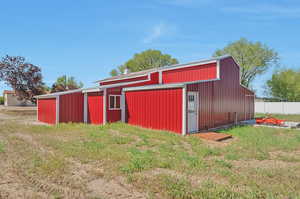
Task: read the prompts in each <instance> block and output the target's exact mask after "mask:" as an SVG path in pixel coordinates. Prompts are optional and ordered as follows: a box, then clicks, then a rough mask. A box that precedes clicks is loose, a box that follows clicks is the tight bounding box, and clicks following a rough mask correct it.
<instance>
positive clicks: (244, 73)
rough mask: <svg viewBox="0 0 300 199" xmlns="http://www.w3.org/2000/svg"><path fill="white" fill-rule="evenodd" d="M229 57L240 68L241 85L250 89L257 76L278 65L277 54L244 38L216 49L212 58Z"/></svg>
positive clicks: (258, 43)
mask: <svg viewBox="0 0 300 199" xmlns="http://www.w3.org/2000/svg"><path fill="white" fill-rule="evenodd" d="M228 54H229V55H231V56H233V57H234V59H235V60H236V61H237V62H238V64H239V65H240V66H241V71H240V72H241V83H242V84H243V85H244V86H246V87H250V85H251V82H252V81H253V80H254V78H255V77H256V76H257V75H260V74H263V73H264V72H265V71H266V70H268V68H269V67H270V66H272V65H273V64H277V63H278V60H279V58H278V54H277V52H275V51H274V50H273V49H271V48H269V47H268V46H267V45H265V44H262V43H260V42H251V41H248V40H247V39H245V38H241V39H240V40H238V41H235V42H233V43H230V44H228V45H227V46H226V47H224V48H223V49H218V50H216V51H215V52H214V54H213V56H214V57H217V56H222V55H228Z"/></svg>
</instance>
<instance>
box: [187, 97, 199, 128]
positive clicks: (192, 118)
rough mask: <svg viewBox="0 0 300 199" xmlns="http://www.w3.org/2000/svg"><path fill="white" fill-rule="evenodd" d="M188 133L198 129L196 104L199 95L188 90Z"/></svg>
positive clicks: (197, 103)
mask: <svg viewBox="0 0 300 199" xmlns="http://www.w3.org/2000/svg"><path fill="white" fill-rule="evenodd" d="M187 101H188V110H187V111H188V133H192V132H197V131H198V112H199V111H198V110H199V109H198V107H199V106H198V105H199V97H198V93H197V92H188V100H187Z"/></svg>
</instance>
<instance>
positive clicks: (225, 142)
mask: <svg viewBox="0 0 300 199" xmlns="http://www.w3.org/2000/svg"><path fill="white" fill-rule="evenodd" d="M237 141H238V139H237V138H234V137H232V138H229V139H226V140H222V141H211V140H205V139H202V142H203V143H204V144H206V145H208V146H211V147H226V146H229V145H230V144H232V143H233V142H237Z"/></svg>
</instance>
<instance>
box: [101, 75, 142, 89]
mask: <svg viewBox="0 0 300 199" xmlns="http://www.w3.org/2000/svg"><path fill="white" fill-rule="evenodd" d="M147 79H148V74H146V75H144V76H140V77H134V78H128V79H122V80H115V81H109V82H100V86H103V85H110V84H118V83H124V82H134V81H141V80H147Z"/></svg>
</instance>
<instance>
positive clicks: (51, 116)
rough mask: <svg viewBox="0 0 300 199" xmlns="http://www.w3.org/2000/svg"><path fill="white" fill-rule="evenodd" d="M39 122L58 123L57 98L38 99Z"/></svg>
mask: <svg viewBox="0 0 300 199" xmlns="http://www.w3.org/2000/svg"><path fill="white" fill-rule="evenodd" d="M38 121H41V122H45V123H48V124H55V123H56V98H49V99H38Z"/></svg>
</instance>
